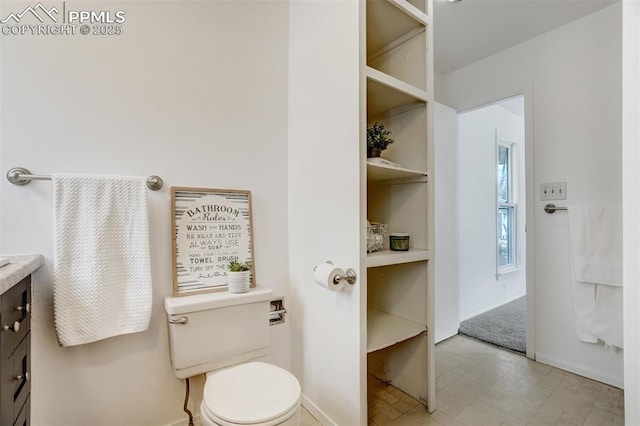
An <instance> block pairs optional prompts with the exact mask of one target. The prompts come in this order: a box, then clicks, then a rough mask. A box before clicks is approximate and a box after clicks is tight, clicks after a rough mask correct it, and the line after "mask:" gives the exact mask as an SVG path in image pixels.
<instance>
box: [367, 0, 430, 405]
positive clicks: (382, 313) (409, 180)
mask: <svg viewBox="0 0 640 426" xmlns="http://www.w3.org/2000/svg"><path fill="white" fill-rule="evenodd" d="M365 7H366V23H365V25H366V56H367V61H366V65H363V66H364V69H363V70H362V75H363V76H365V78H366V111H367V113H366V122H364V123H362V126H363V127H368V126H371V125H373V123H376V122H379V123H382V124H384V126H385V128H386V129H388V130H390V131H391V135H390V136H391V137H392V138H393V139H394V143H393V144H391V145H389V147H388V149H387V150H385V151H383V153H382V157H383V158H382V159H366V162H367V166H366V167H367V185H366V187H367V206H366V207H367V219H368V220H369V221H371V222H380V223H386V224H387V225H388V226H387V232H388V233H394V232H398V233H408V234H410V250H409V251H391V250H389V236H388V235H387V237H386V238H385V244H384V246H383V247H382V249H381V250H379V251H376V252H373V253H368V254H367V257H366V265H367V352H368V356H367V372H368V375H369V376H372V377H373V378H375V379H376V380H381V381H384V382H386V383H389V384H390V385H392V386H394V387H396V388H398V389H400V390H402V391H403V392H405V393H406V394H408V395H410V396H411V397H413V398H414V399H416V400H418V401H419V402H420V403H421V404H423V405H424V406H426V407H427V409H428V410H429V411H433V409H434V408H435V399H434V398H435V362H434V358H433V353H434V349H435V342H434V336H433V329H434V327H433V321H434V298H433V294H434V290H433V288H434V271H433V265H432V258H433V252H432V249H433V246H434V223H433V216H434V207H433V200H434V196H433V195H434V194H433V188H434V186H433V179H432V171H433V165H434V158H433V152H434V149H433V113H432V107H433V103H432V102H433V41H432V40H433V37H432V34H433V31H432V20H433V16H432V10H433V7H432V0H409V1H407V0H368V1H367V2H366V6H365Z"/></svg>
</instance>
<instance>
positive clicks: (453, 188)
mask: <svg viewBox="0 0 640 426" xmlns="http://www.w3.org/2000/svg"><path fill="white" fill-rule="evenodd" d="M434 105H435V106H434V110H433V113H434V118H433V121H434V123H435V124H434V150H435V154H434V155H435V158H437V161H436V162H435V168H434V173H435V223H436V224H437V228H436V229H437V232H436V234H435V250H434V251H435V253H436V256H435V281H436V283H435V298H436V301H435V303H434V307H435V328H436V332H435V341H436V343H437V342H440V341H442V340H444V339H447V338H449V337H451V336H455V335H456V334H458V327H459V326H460V290H459V288H460V286H459V271H458V267H459V260H458V257H459V255H458V167H457V163H458V114H457V113H456V111H455V110H453V109H452V108H449V107H447V106H445V105H442V104H440V103H437V102H436V103H434Z"/></svg>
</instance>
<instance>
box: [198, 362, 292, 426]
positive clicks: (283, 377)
mask: <svg viewBox="0 0 640 426" xmlns="http://www.w3.org/2000/svg"><path fill="white" fill-rule="evenodd" d="M300 400H301V391H300V384H299V383H298V380H297V379H296V378H295V376H294V375H293V374H291V373H289V372H288V371H286V370H283V369H282V368H280V367H276V366H275V365H271V364H266V363H264V362H259V361H256V362H249V363H246V364H239V365H235V366H233V367H229V368H225V369H222V370H216V371H212V372H209V373H207V374H206V382H205V385H204V392H203V398H202V403H201V404H200V421H201V422H202V425H203V426H216V425H217V426H239V425H255V426H275V425H283V426H284V425H298V424H300Z"/></svg>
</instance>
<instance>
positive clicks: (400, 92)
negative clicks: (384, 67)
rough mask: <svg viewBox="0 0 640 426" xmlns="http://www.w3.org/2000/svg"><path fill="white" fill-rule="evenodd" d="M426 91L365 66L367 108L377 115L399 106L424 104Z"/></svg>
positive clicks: (373, 114) (426, 98)
mask: <svg viewBox="0 0 640 426" xmlns="http://www.w3.org/2000/svg"><path fill="white" fill-rule="evenodd" d="M428 100H429V99H428V96H427V92H426V91H424V90H422V89H418V88H417V87H414V86H412V85H410V84H408V83H405V82H404V81H402V80H398V79H397V78H395V77H391V76H390V75H388V74H385V73H383V72H381V71H378V70H377V69H375V68H371V67H369V66H368V67H367V109H368V116H369V117H378V116H381V115H383V114H384V113H388V112H391V111H393V110H397V109H399V108H403V107H404V108H410V107H413V106H423V105H426V102H427V101H428Z"/></svg>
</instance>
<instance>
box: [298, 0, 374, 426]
mask: <svg viewBox="0 0 640 426" xmlns="http://www.w3.org/2000/svg"><path fill="white" fill-rule="evenodd" d="M362 7H363V3H362V2H358V1H337V2H331V1H329V2H327V1H306V0H301V1H292V2H290V8H289V41H290V50H289V151H288V153H289V263H290V285H291V291H290V294H291V300H292V302H291V311H290V312H291V352H292V359H291V365H292V370H293V371H294V373H295V374H296V375H297V376H298V378H299V379H300V381H301V384H302V391H303V404H304V405H305V406H306V407H307V408H308V409H309V411H311V412H312V414H314V415H315V416H316V418H318V419H320V420H321V421H322V422H323V424H338V425H358V424H364V423H365V422H366V418H367V417H366V409H367V400H366V394H367V391H366V329H364V327H366V318H365V315H366V300H367V297H366V288H367V287H366V272H365V271H366V268H364V267H363V266H364V255H365V250H364V247H365V246H364V236H365V235H366V234H365V230H364V224H365V221H364V217H363V216H364V214H363V212H364V211H365V210H366V209H364V208H363V207H362V206H363V205H364V193H365V191H364V188H361V187H360V185H361V184H360V182H363V180H361V179H362V177H363V176H364V175H363V173H364V171H365V166H364V164H360V163H361V161H362V160H361V159H362V158H364V149H365V146H364V144H361V143H360V140H363V139H362V136H363V135H362V134H361V133H362V132H363V131H364V127H361V126H360V125H359V123H361V122H364V120H362V121H361V119H362V117H360V114H361V113H362V112H363V111H361V109H360V105H361V102H360V97H361V96H362V95H363V94H364V92H363V91H362V90H361V89H362V84H363V83H362V82H363V81H364V80H363V79H361V78H360V69H361V68H360V60H361V59H362V58H361V57H360V55H361V54H362V53H363V52H364V49H361V48H360V45H359V43H360V40H363V38H361V37H360V34H359V31H360V30H361V28H362V27H361V21H360V17H361V8H362ZM327 260H331V261H333V262H334V264H335V265H336V266H338V267H341V268H354V269H355V270H356V271H357V273H358V279H357V282H356V283H355V285H353V286H346V288H344V289H342V290H341V291H339V292H330V291H328V290H327V289H325V288H323V287H320V286H319V285H316V284H315V283H314V279H313V268H314V266H315V265H317V264H319V263H321V262H324V261H327ZM361 265H362V267H361Z"/></svg>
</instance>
